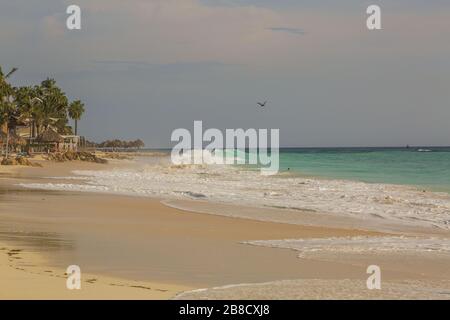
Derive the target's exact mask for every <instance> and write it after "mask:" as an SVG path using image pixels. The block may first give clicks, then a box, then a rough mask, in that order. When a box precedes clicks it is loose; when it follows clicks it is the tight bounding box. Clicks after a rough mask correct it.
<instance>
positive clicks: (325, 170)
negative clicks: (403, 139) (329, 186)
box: [280, 147, 450, 192]
mask: <svg viewBox="0 0 450 320" xmlns="http://www.w3.org/2000/svg"><path fill="white" fill-rule="evenodd" d="M280 170H281V171H288V170H289V171H292V172H295V173H299V174H303V175H310V176H316V177H323V178H332V179H345V180H355V181H363V182H372V183H387V184H404V185H414V186H419V187H424V188H427V189H430V190H434V191H445V192H450V147H410V148H285V149H281V150H280Z"/></svg>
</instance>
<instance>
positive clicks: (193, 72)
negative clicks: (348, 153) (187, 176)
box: [0, 0, 450, 148]
mask: <svg viewBox="0 0 450 320" xmlns="http://www.w3.org/2000/svg"><path fill="white" fill-rule="evenodd" d="M71 4H76V5H78V6H80V8H81V12H82V16H81V26H82V29H81V30H68V29H67V28H66V19H67V17H68V15H67V14H66V8H67V7H68V6H69V5H71ZM371 4H376V5H379V6H380V7H381V21H382V30H372V31H370V30H368V29H367V27H366V19H367V17H368V15H367V14H366V8H367V7H368V6H369V5H371ZM449 34H450V1H448V0H383V1H381V0H378V1H376V0H371V1H365V0H342V1H335V0H334V1H332V0H276V1H269V0H127V1H123V0H70V1H65V0H40V1H29V0H14V1H13V0H0V65H1V66H2V67H3V68H4V69H5V70H8V69H10V68H12V67H18V68H19V71H18V72H17V73H16V74H14V76H13V78H12V82H13V84H14V85H33V84H38V83H39V82H40V81H42V80H44V79H45V78H47V77H51V78H54V79H56V81H57V83H58V84H59V85H60V86H61V87H62V88H63V90H64V91H65V92H66V93H67V95H68V97H69V98H70V99H81V100H82V101H83V102H84V103H85V105H86V113H85V115H84V117H83V118H82V119H81V121H80V122H79V124H78V128H79V133H80V134H82V135H85V136H86V137H87V138H88V139H89V140H93V141H97V142H99V141H103V140H106V139H113V138H121V139H137V138H141V139H143V140H144V141H145V143H146V145H147V146H148V147H154V148H168V147H171V146H173V145H174V143H173V142H171V141H170V136H171V133H172V131H173V130H174V129H177V128H187V129H189V130H193V123H194V120H202V121H203V126H204V128H205V129H206V128H218V129H222V130H224V129H226V128H244V129H247V128H255V129H258V128H260V129H262V128H269V129H270V128H276V129H279V130H280V145H281V146H284V147H332V146H404V145H407V144H409V145H450V125H449V120H450V90H449V89H450V58H449V57H450V40H449ZM264 100H268V103H267V106H266V108H264V109H261V108H259V107H258V106H257V105H256V102H257V101H264Z"/></svg>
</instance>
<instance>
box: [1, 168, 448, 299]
mask: <svg viewBox="0 0 450 320" xmlns="http://www.w3.org/2000/svg"><path fill="white" fill-rule="evenodd" d="M124 165H127V163H126V162H120V161H116V162H114V161H113V162H112V163H111V164H109V165H107V166H106V167H105V166H104V165H99V164H90V163H81V162H72V163H44V168H16V169H14V171H11V172H10V173H9V174H8V173H6V174H3V175H2V176H1V177H0V244H4V246H3V247H4V248H5V249H4V250H3V253H1V252H0V256H2V255H3V258H2V260H0V261H1V265H0V267H1V268H2V270H1V271H2V272H1V273H0V274H1V275H0V277H1V278H2V279H0V280H1V281H3V280H5V281H6V280H7V287H9V288H11V290H2V292H3V293H2V298H14V297H20V296H21V292H23V291H21V289H20V288H23V287H24V286H25V285H26V283H27V282H29V281H32V282H33V281H34V282H33V283H34V285H35V286H36V288H37V290H35V291H34V292H35V294H34V295H33V294H30V293H25V292H23V296H22V297H23V298H48V297H53V296H54V295H55V294H58V296H60V297H61V298H69V299H70V298H76V297H84V298H93V297H95V298H133V297H137V298H148V299H152V298H161V299H165V298H169V297H174V296H175V295H177V294H179V293H180V292H181V291H185V290H186V291H188V290H194V289H199V288H208V287H217V286H225V285H230V284H240V283H266V282H274V281H279V280H286V281H295V280H296V279H302V280H304V281H306V280H310V281H313V280H314V279H321V281H328V280H329V281H331V282H330V283H329V284H330V285H331V284H332V283H334V282H335V281H336V280H339V279H341V280H342V279H347V280H348V281H354V282H355V283H359V284H361V281H365V279H366V278H367V274H366V267H367V265H369V264H373V263H376V262H377V261H374V259H373V257H371V256H370V255H369V256H366V257H365V258H363V259H362V261H359V262H358V261H357V263H354V261H352V260H348V259H342V261H315V260H310V259H299V258H298V257H297V253H296V252H295V251H292V250H288V249H273V248H267V247H257V246H251V245H246V244H243V243H242V242H244V241H250V240H271V239H272V240H276V239H287V238H321V237H340V236H358V235H382V233H379V232H375V231H361V230H357V229H351V228H350V229H349V228H341V227H339V228H333V227H330V226H323V227H321V226H304V225H298V224H297V225H295V224H287V223H273V222H264V221H254V220H250V219H242V218H232V217H224V216H220V215H210V214H202V213H195V212H188V211H185V210H180V209H177V208H172V207H168V206H166V205H164V204H163V203H161V201H160V200H159V199H150V198H139V197H127V196H116V195H107V194H94V193H79V192H53V191H52V192H50V191H36V190H26V189H22V188H20V187H18V186H16V184H17V183H19V182H35V181H40V182H46V181H55V180H54V179H53V180H52V179H49V178H48V177H50V176H69V175H70V171H71V170H74V169H89V170H96V169H105V168H108V169H110V168H112V167H114V166H124ZM235 210H240V208H239V206H236V208H235ZM0 246H1V245H0ZM11 250H22V251H20V254H21V255H24V254H27V255H28V256H29V257H34V258H32V259H31V260H32V261H33V263H31V264H32V265H34V266H37V268H38V269H39V268H40V269H48V268H50V271H52V272H53V273H55V274H58V275H60V276H61V277H60V278H58V277H56V278H55V277H51V276H50V275H48V274H46V273H45V272H40V273H39V272H38V273H37V275H36V277H34V278H33V277H32V280H30V279H29V278H28V277H29V273H26V272H25V271H23V270H22V271H21V270H20V268H23V266H20V262H22V261H20V260H21V259H12V261H10V260H11V259H10V258H11V255H9V254H8V252H9V253H11ZM13 252H14V251H13ZM5 259H6V260H5ZM415 259H416V260H414V259H412V258H411V259H410V260H409V263H406V265H405V261H404V257H401V256H399V257H394V258H392V257H390V258H385V259H380V260H379V261H378V263H379V262H381V263H382V267H383V279H385V280H386V281H402V280H405V279H413V280H419V281H420V280H423V279H425V280H439V279H444V280H445V279H450V275H449V274H448V272H447V273H446V272H445V270H448V269H449V268H447V267H448V266H449V264H448V260H446V259H443V260H442V261H435V260H421V259H417V258H415ZM71 264H76V265H79V266H80V267H81V270H82V272H83V274H85V273H86V274H89V277H86V279H92V278H95V279H102V278H105V279H108V280H105V281H100V280H99V281H97V284H98V287H96V284H95V281H94V283H87V285H88V286H90V287H91V288H98V290H97V289H96V290H92V291H89V292H88V290H80V291H79V292H78V293H77V296H76V297H75V296H74V295H73V294H72V293H71V292H73V291H69V290H67V289H65V277H64V270H65V268H66V267H67V266H68V265H71ZM17 267H18V268H19V269H17ZM7 270H10V271H11V272H14V274H13V275H11V276H10V275H9V274H8V273H7V272H6V271H7ZM25 275H26V276H25ZM11 279H15V280H11ZM110 279H114V281H115V282H118V281H119V282H120V281H121V282H122V283H128V282H131V283H134V285H133V286H130V285H127V286H114V290H115V291H114V294H113V293H112V291H111V292H109V291H108V290H106V291H108V293H105V291H104V290H103V289H102V288H103V287H101V286H100V283H103V284H105V283H114V281H110ZM119 279H120V280H119ZM24 281H25V282H24ZM53 281H57V282H56V283H54V282H53ZM333 281H334V282H333ZM47 282H48V283H47ZM50 282H51V283H50ZM136 283H137V284H136ZM277 283H278V282H277ZM56 285H57V286H61V289H58V290H59V291H58V290H56V291H55V286H56ZM298 285H301V284H298V283H297V286H298ZM106 287H108V286H106ZM149 287H152V288H155V287H156V288H158V289H161V290H163V291H151V290H148V289H147V290H146V289H144V288H149ZM360 287H361V286H360ZM58 288H59V287H58ZM251 288H252V290H250V291H248V290H247V291H245V293H243V292H242V291H237V292H236V290H232V289H230V290H231V291H230V292H231V294H232V297H233V298H249V297H250V298H251V297H258V298H264V297H266V298H273V297H274V295H276V293H275V292H271V293H270V294H266V295H265V296H264V295H263V296H261V292H259V291H258V292H255V291H254V287H251ZM122 289H123V291H121V290H122ZM125 289H126V290H125ZM130 290H131V291H132V292H135V293H134V294H133V293H132V292H131V291H130ZM164 290H167V291H164ZM361 290H362V291H361ZM291 291H292V290H291ZM13 292H15V293H14V294H13ZM58 292H61V293H58ZM84 292H86V293H84ZM227 292H228V291H227ZM239 292H240V293H239ZM282 292H283V290H280V293H279V294H280V295H282ZM286 292H287V291H285V293H286ZM293 292H294V293H296V294H293V295H292V294H291V295H289V294H287V293H286V294H285V295H284V296H278V298H283V297H284V298H299V296H298V292H299V291H295V290H294V291H293ZM311 292H315V291H314V290H312V291H311ZM317 292H318V294H319V295H320V292H322V291H320V290H317ZM333 292H339V288H334V289H333ZM59 294H60V295H59ZM367 294H368V293H367V289H364V288H363V289H360V290H357V293H356V296H358V295H359V297H365V296H367ZM213 296H214V294H212V297H213ZM224 296H225V297H230V296H229V295H228V294H225V295H224ZM304 296H305V297H311V295H306V294H305V295H304ZM193 297H195V298H203V297H198V296H193ZM217 297H220V295H219V296H217ZM222 297H223V296H222ZM315 297H316V298H318V297H320V296H317V295H316V296H315ZM369 297H370V296H369ZM335 298H339V293H336V297H335Z"/></svg>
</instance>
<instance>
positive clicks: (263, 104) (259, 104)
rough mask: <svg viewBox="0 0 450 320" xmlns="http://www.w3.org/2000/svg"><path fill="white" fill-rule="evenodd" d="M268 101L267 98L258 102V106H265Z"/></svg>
mask: <svg viewBox="0 0 450 320" xmlns="http://www.w3.org/2000/svg"><path fill="white" fill-rule="evenodd" d="M266 103H267V100H266V101H264V102H257V103H256V104H257V105H258V106H260V107H261V108H264V107H265V106H266Z"/></svg>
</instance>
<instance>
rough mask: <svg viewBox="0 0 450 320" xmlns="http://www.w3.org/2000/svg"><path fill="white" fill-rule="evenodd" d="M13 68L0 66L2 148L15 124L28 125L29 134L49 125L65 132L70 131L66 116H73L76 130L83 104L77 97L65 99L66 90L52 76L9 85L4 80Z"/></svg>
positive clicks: (11, 133)
mask: <svg viewBox="0 0 450 320" xmlns="http://www.w3.org/2000/svg"><path fill="white" fill-rule="evenodd" d="M16 71H17V68H14V69H12V70H11V71H10V72H8V73H6V74H4V73H3V71H2V69H1V67H0V141H1V142H2V147H3V145H4V144H5V143H6V150H7V151H6V152H8V143H9V142H10V140H11V136H13V137H14V136H15V135H16V128H17V127H18V126H27V127H29V128H30V137H31V138H35V137H37V136H38V135H39V134H40V133H42V132H44V131H45V130H46V129H47V128H49V127H50V128H52V129H53V130H55V131H56V132H58V133H59V134H62V135H67V134H72V128H71V127H70V126H68V122H69V117H70V118H71V119H73V120H75V134H77V129H78V128H77V126H78V121H79V120H80V118H81V117H82V115H83V113H84V104H83V103H82V102H81V101H80V100H76V101H73V102H72V103H69V101H68V99H67V97H66V94H65V93H64V92H63V91H62V90H61V88H59V87H58V86H57V85H56V81H55V80H53V79H46V80H44V81H42V82H41V83H40V84H39V85H35V86H26V87H13V86H12V85H11V84H10V83H9V82H8V80H9V78H10V76H11V75H12V74H14V73H15V72H16ZM15 140H17V141H18V140H19V137H17V136H16V139H15ZM6 156H7V154H6Z"/></svg>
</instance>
